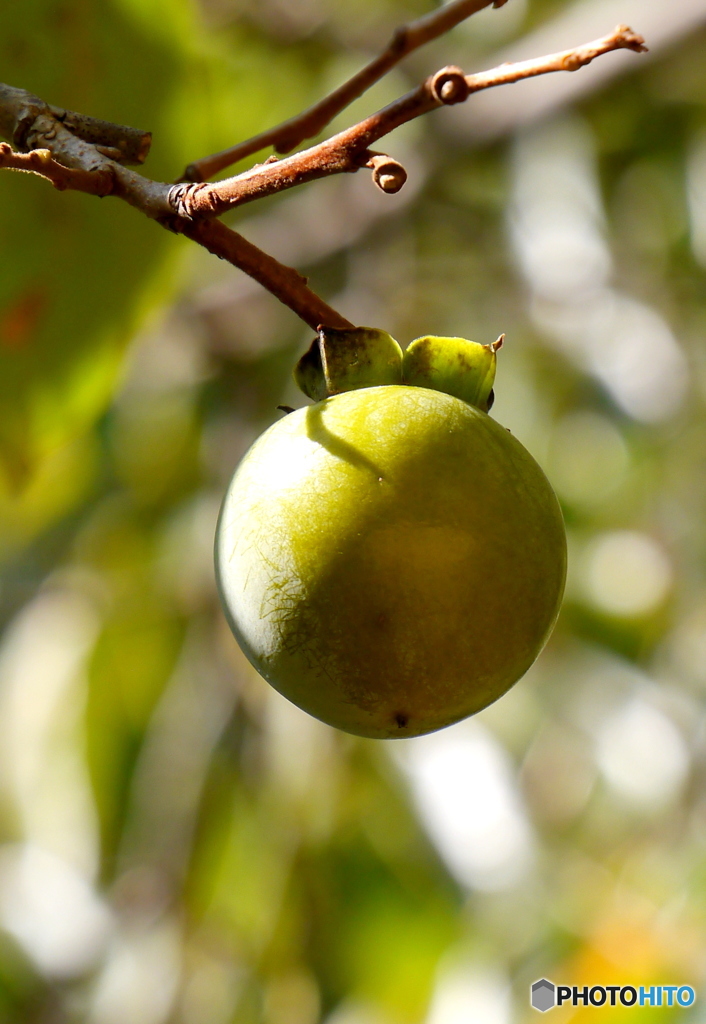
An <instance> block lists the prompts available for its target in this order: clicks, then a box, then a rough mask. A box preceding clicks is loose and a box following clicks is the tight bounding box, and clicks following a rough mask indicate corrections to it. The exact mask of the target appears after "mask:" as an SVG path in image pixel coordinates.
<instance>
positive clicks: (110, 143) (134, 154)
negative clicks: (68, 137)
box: [50, 107, 152, 164]
mask: <svg viewBox="0 0 706 1024" xmlns="http://www.w3.org/2000/svg"><path fill="white" fill-rule="evenodd" d="M50 110H51V112H52V114H53V115H54V116H55V117H56V118H57V119H58V120H59V121H61V122H62V123H63V124H64V125H65V126H66V127H67V128H68V129H69V131H70V132H72V134H73V135H77V136H78V137H79V139H83V141H84V142H90V143H91V144H92V145H94V146H95V147H96V148H97V150H98V152H99V153H102V154H103V155H104V156H109V157H111V159H113V160H117V162H118V163H123V164H143V163H144V162H145V160H146V159H147V155H148V153H149V151H150V146H151V145H152V133H151V132H144V131H142V130H141V129H140V128H130V127H129V126H128V125H125V124H113V122H112V121H100V120H99V119H98V118H97V117H88V115H87V114H77V113H76V111H75V110H63V109H62V108H61V107H50Z"/></svg>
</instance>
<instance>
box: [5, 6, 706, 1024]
mask: <svg viewBox="0 0 706 1024" xmlns="http://www.w3.org/2000/svg"><path fill="white" fill-rule="evenodd" d="M652 2H655V3H656V2H657V0H650V3H652ZM430 6H431V5H430V4H429V3H428V2H427V0H384V2H381V0H376V2H374V3H373V2H372V0H345V3H334V2H333V0H297V2H292V0H258V2H257V3H256V2H251V0H200V2H196V0H194V2H187V0H169V2H167V0H103V2H102V3H100V4H99V3H97V2H91V0H26V2H25V3H23V4H22V5H17V4H6V5H4V6H3V7H2V8H1V9H0V40H1V42H0V49H1V50H2V56H3V68H4V70H3V78H4V79H5V80H6V81H9V82H10V83H11V84H13V85H17V86H23V87H26V88H28V89H31V90H34V91H35V92H37V93H38V94H39V95H41V96H42V97H43V98H45V99H47V100H48V101H49V102H52V103H54V104H58V105H65V106H66V107H68V108H71V109H76V110H80V111H83V112H85V113H88V114H93V115H95V116H98V117H104V118H109V119H111V120H116V121H118V122H122V123H126V124H134V125H136V126H139V127H141V128H145V129H149V130H151V131H152V132H153V133H154V142H153V151H152V153H151V155H150V157H149V161H148V163H147V172H148V173H150V174H152V175H153V176H155V177H159V178H162V179H164V180H172V179H175V178H176V177H178V175H179V174H180V172H181V170H182V168H183V166H184V165H185V164H186V163H188V162H189V161H190V160H191V159H193V158H194V157H195V156H198V155H201V154H203V153H206V152H209V151H213V150H216V149H219V148H222V147H223V146H225V145H227V144H228V143H229V142H230V141H233V140H235V139H238V138H242V137H245V136H247V135H250V134H252V133H254V132H256V131H259V130H262V129H264V128H265V127H267V126H269V125H270V124H272V123H273V122H276V121H277V120H279V119H281V118H283V117H286V116H289V115H291V114H293V113H295V112H296V111H297V110H298V109H300V108H301V107H302V106H304V105H306V104H307V103H310V102H312V101H313V100H315V99H316V98H318V97H319V96H320V95H322V94H323V92H324V91H325V90H326V89H328V88H330V87H331V86H332V85H334V84H336V83H337V82H338V81H340V80H341V78H342V77H343V76H344V75H345V74H347V73H349V72H350V71H351V70H353V69H355V68H356V67H357V66H359V65H360V63H361V62H362V61H363V60H364V59H366V57H368V56H369V55H370V54H371V53H373V52H374V51H375V49H376V48H378V47H379V46H380V45H381V43H383V42H384V41H386V39H387V37H388V33H389V32H390V30H391V29H392V28H393V27H394V26H395V25H397V24H399V23H401V22H403V21H405V20H408V19H409V18H411V17H415V16H418V15H420V14H422V13H424V12H425V11H427V10H429V9H430ZM573 6H574V5H573V2H570V0H510V2H509V3H508V4H507V5H506V6H505V7H504V8H502V9H501V10H499V11H497V12H484V13H483V14H481V15H479V16H478V18H477V19H472V20H471V22H469V23H468V25H465V26H461V27H459V28H458V29H457V30H456V31H455V32H454V33H453V34H451V35H450V36H449V37H448V38H447V39H444V40H440V41H437V42H436V43H434V44H433V46H432V47H430V48H429V49H428V50H426V51H420V52H419V53H416V54H415V55H414V56H413V57H412V58H410V60H408V61H407V62H406V63H405V65H404V66H403V67H402V68H400V69H397V70H396V71H395V72H394V74H393V75H391V76H390V78H389V80H388V81H386V82H385V83H381V84H380V85H379V86H377V87H376V88H375V90H373V92H372V93H371V95H370V96H369V97H367V98H366V99H365V100H363V101H360V102H359V103H357V104H356V106H355V109H354V112H349V113H348V114H346V115H341V117H340V118H339V119H338V121H337V124H339V125H341V126H342V125H343V124H346V123H349V121H350V118H352V117H353V116H355V115H356V114H361V113H363V112H364V111H366V110H369V109H371V108H372V107H373V106H375V105H376V104H380V103H384V102H387V101H388V100H389V99H391V98H392V97H393V96H394V95H396V94H397V93H399V92H400V91H402V90H404V89H405V88H407V87H408V85H409V84H410V83H412V82H415V81H417V80H418V79H419V77H421V76H422V75H424V74H426V73H428V72H429V71H430V70H432V69H433V68H435V67H437V66H439V65H440V64H445V63H449V62H452V61H453V62H458V63H461V64H463V65H464V66H466V67H468V68H469V69H471V68H473V67H485V66H488V64H489V62H490V61H491V60H492V54H493V53H495V52H496V51H497V49H498V48H500V47H502V46H504V45H505V44H506V43H509V42H510V41H512V40H513V39H516V38H520V37H521V36H522V35H523V34H524V33H526V32H528V31H530V30H531V29H533V28H535V27H536V26H538V25H541V24H543V23H546V22H550V21H551V20H552V19H555V18H559V17H561V15H562V13H563V12H565V11H566V10H567V9H568V8H570V7H573ZM647 6H649V4H648V3H647V2H646V7H647ZM616 9H617V8H616ZM493 19H496V20H495V21H494V20H493ZM615 20H620V18H619V17H618V18H617V19H615ZM606 28H610V26H609V25H608V26H606ZM635 28H637V29H639V28H640V26H639V25H636V26H635ZM575 41H576V42H579V40H575ZM610 59H611V58H610V57H609V58H606V60H610ZM704 68H706V30H701V31H696V32H692V33H691V34H690V36H689V37H688V38H686V39H683V40H682V41H680V42H678V43H677V44H676V45H673V46H672V47H671V48H670V49H669V50H668V51H665V52H661V51H660V52H658V54H657V56H656V58H655V59H654V60H652V61H650V62H647V61H644V62H641V61H640V60H638V59H637V58H635V62H634V64H631V65H630V66H629V70H628V71H627V72H626V73H625V74H623V75H622V77H619V78H616V79H614V80H611V81H609V82H608V83H607V84H606V85H605V86H604V87H603V89H602V90H601V91H599V92H594V91H592V90H591V89H590V88H589V89H587V91H586V93H585V95H584V96H583V97H582V98H581V100H580V102H579V103H578V104H577V105H575V106H574V107H572V108H571V109H567V108H562V109H561V110H559V112H558V113H556V114H554V115H552V116H550V117H549V118H548V119H547V120H545V121H544V122H543V123H542V124H538V125H529V126H525V127H522V129H521V130H520V131H518V132H517V134H516V135H515V136H514V137H512V138H511V137H507V138H502V139H500V140H498V141H496V142H494V143H492V144H480V143H479V142H478V141H477V140H476V139H475V138H474V136H473V133H472V131H471V130H470V128H469V129H468V130H466V129H464V130H461V128H459V127H458V123H457V122H454V123H453V124H456V125H457V127H454V126H453V124H452V123H451V122H450V121H445V120H444V118H443V116H437V117H430V118H427V119H426V120H425V121H424V122H423V123H421V122H418V123H415V124H414V125H411V126H407V127H405V128H404V129H403V130H400V131H398V132H397V133H395V134H394V136H393V137H392V138H391V139H390V150H391V152H394V153H395V155H399V156H400V157H401V158H402V159H403V160H404V162H405V163H406V165H407V166H408V168H409V170H410V181H409V184H408V186H407V187H406V189H405V190H403V191H402V192H401V193H400V195H399V196H396V197H394V198H392V197H386V196H382V195H380V194H377V193H375V192H374V190H373V188H372V186H371V184H370V181H369V178H368V177H367V176H366V175H364V174H360V175H357V176H355V177H354V176H346V177H345V179H342V180H340V181H339V180H335V181H326V182H320V183H314V184H312V185H310V186H306V187H305V188H303V189H299V190H296V191H295V192H292V193H290V194H288V195H286V196H281V197H276V198H271V199H269V200H267V201H264V202H262V203H260V204H258V206H257V208H255V207H248V208H247V209H246V210H245V211H243V213H242V214H239V216H238V218H237V219H238V221H239V223H240V225H241V226H242V230H243V231H244V233H245V234H246V235H248V237H252V238H253V239H254V240H255V241H257V242H258V243H259V244H262V245H264V246H265V247H266V248H269V249H270V250H271V251H272V252H273V253H274V254H275V255H277V256H279V257H280V258H282V259H283V260H285V261H286V262H289V263H293V264H295V265H297V266H298V267H299V268H300V269H301V270H303V271H305V272H306V273H307V274H308V275H309V277H310V279H311V281H312V283H313V285H314V287H316V288H317V289H319V290H320V291H321V292H322V294H324V295H325V296H326V298H327V299H329V300H330V301H331V302H332V303H333V304H334V305H336V306H337V307H338V308H340V309H341V311H342V312H343V313H345V314H346V315H347V316H349V317H351V318H352V319H353V320H354V321H356V322H357V323H367V324H374V325H377V326H380V327H383V328H384V329H386V330H389V331H390V332H391V333H392V334H393V335H395V336H396V337H397V338H399V339H400V341H401V342H402V343H403V344H407V343H408V342H409V341H410V340H411V339H413V338H414V337H417V336H419V335H422V334H426V333H434V334H440V335H451V336H454V335H462V336H467V337H471V338H474V339H476V340H478V341H482V342H488V341H490V340H493V339H494V338H496V337H497V335H498V334H499V333H501V331H504V332H507V335H508V343H507V345H506V347H505V348H504V349H503V352H502V358H501V360H500V366H499V373H498V381H497V386H496V391H497V405H496V407H495V409H494V410H493V415H494V416H495V417H496V418H497V419H498V420H499V421H500V422H502V423H504V424H506V425H507V426H508V427H510V428H511V429H512V430H513V432H514V433H515V434H516V435H517V436H518V437H519V438H520V439H521V440H522V441H523V443H525V444H526V446H527V447H528V448H529V449H530V450H531V451H532V452H533V453H534V454H535V456H536V457H537V458H538V460H539V461H540V463H541V464H542V465H543V466H544V467H545V469H546V471H547V473H548V475H549V476H550V478H551V480H552V482H553V484H554V486H555V488H556V490H557V492H558V494H559V497H560V499H561V501H562V504H563V507H564V511H565V516H566V521H567V527H568V531H569V539H570V562H571V570H570V579H569V584H568V589H567V598H566V604H565V610H564V613H563V615H562V619H561V621H560V624H559V627H558V629H557V631H556V633H555V636H554V637H553V639H552V641H551V643H550V645H549V647H548V649H547V650H546V651H545V653H544V654H543V655H542V657H541V658H540V661H539V662H538V664H537V665H536V666H535V667H534V669H533V670H532V671H531V672H530V673H529V674H528V676H527V678H526V679H525V680H523V681H522V682H521V683H519V684H518V686H517V687H516V688H515V689H514V690H513V691H512V692H511V693H510V694H508V695H507V696H506V697H504V698H503V699H502V700H501V701H500V702H498V703H497V704H496V705H494V706H492V707H491V708H489V709H487V711H485V712H483V713H482V714H481V715H480V716H477V718H476V719H475V720H473V721H472V722H469V723H464V724H461V725H459V726H457V727H454V728H453V729H451V730H447V731H445V732H444V733H442V734H439V735H438V736H436V737H430V738H429V739H424V740H419V741H410V742H400V743H394V744H378V743H374V742H367V741H361V740H356V739H354V738H352V737H348V736H345V735H342V734H338V733H336V732H335V731H333V730H331V729H329V728H327V727H325V726H323V725H321V724H320V723H318V722H315V721H313V720H311V719H309V718H308V717H307V716H306V715H304V714H303V713H300V712H299V711H298V710H297V709H296V708H293V707H292V706H290V705H288V704H287V703H286V702H285V701H284V700H283V699H281V698H280V697H279V696H278V695H277V694H276V693H274V692H273V691H271V690H270V689H269V688H268V687H267V686H266V684H265V683H264V682H263V681H262V680H260V679H259V677H257V676H255V675H254V674H253V672H252V670H251V669H250V667H249V666H248V665H247V664H246V663H245V662H244V659H243V658H242V656H241V655H240V653H239V652H238V650H237V648H236V646H235V643H234V641H233V640H232V639H231V637H230V635H229V634H228V632H227V629H226V627H225V625H224V622H223V620H222V617H221V614H220V611H219V609H218V603H217V598H216V595H215V587H214V582H213V572H212V561H211V549H212V538H213V529H214V524H215V519H216V515H217V511H218V506H219V502H220V498H221V495H222V493H223V490H224V488H225V486H226V483H227V481H228V479H229V476H230V474H231V473H232V470H233V468H234V466H235V464H236V463H237V460H238V458H239V457H240V456H241V455H242V454H243V452H244V451H245V450H246V449H247V447H248V445H249V444H250V443H251V442H252V440H253V439H254V438H255V437H256V436H257V434H258V433H259V432H260V431H261V430H262V429H263V428H264V427H265V426H266V425H268V423H270V422H272V420H273V419H274V418H275V417H276V416H277V415H279V414H278V413H277V412H276V406H277V405H278V403H282V402H284V403H290V404H297V403H299V401H300V396H297V393H296V392H295V390H294V388H293V384H292V381H291V367H292V366H293V364H294V362H295V359H296V358H297V357H298V355H299V354H300V353H301V351H303V348H304V346H305V345H306V344H307V343H308V340H309V338H308V332H307V331H306V330H305V329H304V328H303V327H302V326H301V325H300V324H298V322H297V321H296V319H295V318H294V317H293V315H291V314H290V313H289V311H288V310H286V309H284V308H282V307H281V306H279V305H278V304H277V302H276V301H275V300H274V299H273V298H271V297H270V296H269V295H266V294H264V293H263V292H261V291H260V290H259V289H258V288H257V287H256V286H255V285H253V284H252V283H251V282H249V281H248V280H246V279H244V278H242V277H241V276H239V275H238V274H237V273H236V272H235V271H234V270H233V269H232V268H230V267H228V266H225V265H222V264H218V263H217V261H215V260H212V259H211V258H210V257H208V256H207V255H206V254H205V253H203V252H201V251H196V250H195V249H194V248H193V247H190V246H187V245H186V244H184V242H183V240H179V239H176V238H173V237H171V236H169V235H168V234H167V233H166V232H164V231H161V230H160V229H159V228H158V227H157V226H156V225H154V224H151V223H149V222H148V221H146V219H145V218H142V217H140V216H138V215H137V214H136V213H135V211H133V210H131V209H129V208H128V207H127V206H125V205H124V204H120V203H119V202H115V201H113V200H110V199H106V200H104V201H102V202H99V201H98V200H96V199H94V198H93V197H89V196H83V195H74V194H57V193H54V192H53V191H52V190H51V189H50V187H49V186H48V185H47V184H46V183H45V182H42V181H40V180H38V179H36V180H35V179H32V178H29V177H28V176H24V175H12V174H9V173H8V174H6V175H5V176H4V177H3V178H2V181H0V238H1V239H2V242H3V246H4V252H5V254H6V255H5V259H4V260H3V275H2V279H1V281H0V359H1V361H2V374H1V375H0V395H1V404H0V467H1V469H0V559H2V563H3V579H2V589H1V590H0V615H1V616H2V621H3V628H4V635H3V640H2V647H1V648H0V763H1V764H2V771H1V772H0V840H1V841H0V1024H5V1022H7V1024H20V1022H22V1024H27V1022H36V1024H56V1022H63V1021H67V1022H69V1021H86V1022H90V1024H124V1022H128V1021H129V1022H130V1024H162V1022H170V1024H172V1022H173V1024H280V1022H281V1024H317V1022H318V1021H326V1022H327V1024H422V1022H426V1024H459V1022H460V1021H461V1020H463V1021H472V1022H473V1024H514V1022H520V1021H524V1020H530V1019H532V1015H533V1011H532V1010H530V1009H529V1006H528V999H527V991H528V985H529V984H530V983H531V982H532V981H534V980H535V979H537V978H539V977H542V976H546V977H549V978H552V979H553V980H554V981H555V982H557V983H561V984H574V983H575V984H581V985H583V984H600V983H603V984H613V983H616V984H617V983H623V984H636V985H650V984H660V983H661V984H679V985H681V984H692V985H694V986H695V987H696V988H697V990H701V991H706V989H703V983H704V947H705V944H706V870H705V867H704V863H705V862H704V844H705V842H706V801H705V799H704V788H703V785H704V781H705V764H704V761H705V750H706V743H705V737H706V729H705V725H706V716H705V714H704V711H705V699H706V578H705V572H704V567H705V562H704V558H705V556H706V526H705V524H706V473H705V472H704V468H705V466H706V445H705V443H704V437H706V430H705V429H704V428H705V426H706V357H705V355H704V352H705V351H706V350H705V349H704V345H703V336H704V329H705V328H706V277H705V276H704V275H705V273H706V128H705V126H706V100H705V99H704V97H705V96H706V93H705V92H704ZM558 82H559V79H557V83H558ZM523 88H524V87H523V86H519V85H518V86H516V87H515V89H514V90H512V91H508V94H507V96H508V98H507V102H508V103H509V104H512V103H513V102H517V103H521V100H520V97H521V95H522V93H521V90H522V89H523ZM557 88H560V86H559V84H557ZM510 93H511V95H510ZM514 97H516V98H517V99H516V100H515V99H513V98H514ZM700 994H701V992H700ZM594 1012H596V1011H593V1010H591V1009H589V1010H583V1009H579V1010H578V1011H576V1012H574V1014H573V1016H570V1014H567V1013H566V1012H565V1011H564V1010H557V1011H555V1019H556V1020H557V1021H564V1020H569V1019H571V1020H583V1019H584V1018H585V1019H588V1018H589V1015H590V1014H592V1013H594ZM600 1012H601V1013H602V1014H603V1017H602V1019H604V1020H606V1021H612V1020H622V1019H623V1018H624V1017H625V1015H626V1014H629V1015H630V1019H633V1020H635V1021H638V1022H642V1021H645V1022H652V1021H654V1022H655V1024H657V1022H660V1021H673V1020H674V1021H676V1020H680V1021H682V1020H683V1021H685V1022H686V1021H692V1020H693V1021H696V1020H697V1019H701V1017H700V1016H699V1011H698V1003H697V1011H696V1013H694V1011H693V1010H681V1009H678V1008H676V1009H668V1008H661V1009H651V1008H649V1007H643V1008H635V1009H631V1010H629V1011H626V1010H624V1009H622V1008H620V1007H619V1008H617V1009H615V1010H610V1008H608V1009H604V1010H602V1011H600Z"/></svg>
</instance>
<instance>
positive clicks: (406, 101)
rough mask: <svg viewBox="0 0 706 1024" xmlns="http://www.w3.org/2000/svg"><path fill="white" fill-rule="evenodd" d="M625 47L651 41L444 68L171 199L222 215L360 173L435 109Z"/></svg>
mask: <svg viewBox="0 0 706 1024" xmlns="http://www.w3.org/2000/svg"><path fill="white" fill-rule="evenodd" d="M621 49H629V50H634V51H636V52H638V53H642V52H643V51H644V50H645V49H646V47H645V41H644V39H642V37H641V36H639V35H637V34H636V33H635V32H633V31H632V29H630V28H628V27H627V26H625V25H619V26H618V27H617V28H616V29H615V31H613V32H611V33H610V34H609V35H607V36H604V37H603V38H601V39H597V40H595V41H594V42H592V43H587V44H585V45H584V46H578V47H576V48H574V49H572V50H565V51H562V52H561V53H553V54H550V55H549V56H547V57H538V58H536V59H535V60H530V61H522V62H520V63H517V64H503V65H501V66H500V67H498V68H493V69H492V70H490V71H484V72H481V73H480V74H478V75H465V74H464V73H463V71H461V70H460V68H454V67H449V68H442V69H441V70H440V71H437V72H436V74H434V75H430V76H429V78H427V79H426V80H425V81H424V82H422V84H421V85H420V86H418V87H417V88H416V89H413V90H412V91H411V92H409V93H407V94H406V95H405V96H402V97H401V98H400V99H398V100H395V101H394V102H393V103H390V104H389V105H388V106H387V107H384V108H383V109H382V110H379V111H377V113H375V114H372V115H371V116H370V117H367V118H365V120H363V121H361V122H359V124H356V125H353V126H352V127H351V128H347V129H346V130H345V131H342V132H339V134H338V135H334V136H332V137H331V138H330V139H326V141H325V142H321V143H319V144H318V145H316V146H312V147H311V148H310V149H305V150H303V151H302V152H300V153H295V154H294V155H293V156H289V157H285V158H284V159H282V160H277V161H275V162H270V161H268V162H266V163H264V164H258V165H256V166H255V167H253V168H251V169H250V170H249V171H245V172H244V173H243V174H239V175H237V176H236V177H234V178H227V179H225V180H224V181H217V182H214V183H212V184H211V183H208V182H201V183H198V184H185V183H182V184H179V185H175V186H174V187H173V188H172V190H171V193H170V201H171V203H172V204H173V206H174V208H175V209H176V210H177V212H178V213H179V215H180V216H182V217H185V218H191V217H217V216H220V215H221V214H223V213H225V212H226V211H227V210H231V209H233V208H234V207H236V206H242V205H243V204H244V203H250V202H253V200H255V199H261V198H262V197H263V196H267V195H271V194H272V193H274V192H282V191H284V190H285V189H288V188H293V187H294V186H295V185H301V184H303V183H304V182H307V181H313V180H314V179H316V178H324V177H328V175H331V174H342V173H350V172H353V171H357V170H358V169H359V168H360V167H361V166H364V165H367V162H368V159H369V155H370V154H369V152H368V151H369V149H370V146H372V145H373V144H374V143H375V142H377V141H378V139H381V138H383V136H385V135H388V134H389V133H390V132H391V131H393V130H394V129H395V128H398V127H399V126H400V125H402V124H405V123H406V122H407V121H411V120H413V119H414V118H416V117H419V116H420V115H422V114H426V113H427V112H428V111H430V110H434V109H435V108H437V107H441V106H444V105H449V104H453V103H461V102H463V101H464V100H465V99H467V97H468V96H469V95H470V94H471V93H473V92H478V91H479V90H481V89H488V88H490V87H492V86H496V85H507V84H509V83H511V82H519V81H521V80H522V79H524V78H530V77H533V76H535V75H543V74H549V73H551V72H554V71H576V70H577V69H578V68H580V67H583V66H584V65H586V64H589V63H590V62H591V61H592V60H593V59H594V58H595V57H598V56H600V55H601V54H604V53H609V52H611V51H612V50H621Z"/></svg>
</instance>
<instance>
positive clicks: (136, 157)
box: [0, 83, 152, 164]
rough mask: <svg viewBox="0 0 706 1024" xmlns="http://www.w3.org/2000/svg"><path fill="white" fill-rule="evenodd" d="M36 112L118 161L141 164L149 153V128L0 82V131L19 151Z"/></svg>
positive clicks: (26, 147) (25, 145)
mask: <svg viewBox="0 0 706 1024" xmlns="http://www.w3.org/2000/svg"><path fill="white" fill-rule="evenodd" d="M40 115H49V116H50V117H51V118H53V119H55V120H56V121H59V122H62V123H63V124H64V125H65V126H66V128H68V129H69V130H70V131H71V132H72V134H73V135H75V136H77V137H78V138H80V139H83V140H84V142H89V143H91V144H92V145H94V146H96V147H97V148H98V151H99V152H103V155H105V156H110V157H112V158H113V159H114V160H117V161H119V162H121V163H137V164H141V163H143V161H144V160H145V159H146V157H147V154H148V153H149V148H150V143H151V141H152V136H151V134H150V133H149V132H143V131H141V130H140V129H139V128H129V127H128V126H127V125H124V124H113V122H112V121H100V120H98V118H95V117H88V116H87V115H86V114H77V113H76V112H75V111H73V110H63V109H62V108H61V107H52V106H50V105H49V104H48V103H45V102H44V100H40V99H39V97H38V96H34V95H32V93H30V92H27V90H26V89H15V88H14V87H13V86H11V85H4V84H2V83H0V135H2V136H3V137H4V138H6V139H8V140H9V141H10V142H13V143H14V144H15V146H17V148H18V149H19V150H20V151H26V150H27V149H30V148H32V147H31V146H30V145H29V144H28V135H29V132H30V131H31V129H32V127H33V126H34V124H35V122H36V120H37V118H38V117H39V116H40Z"/></svg>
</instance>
